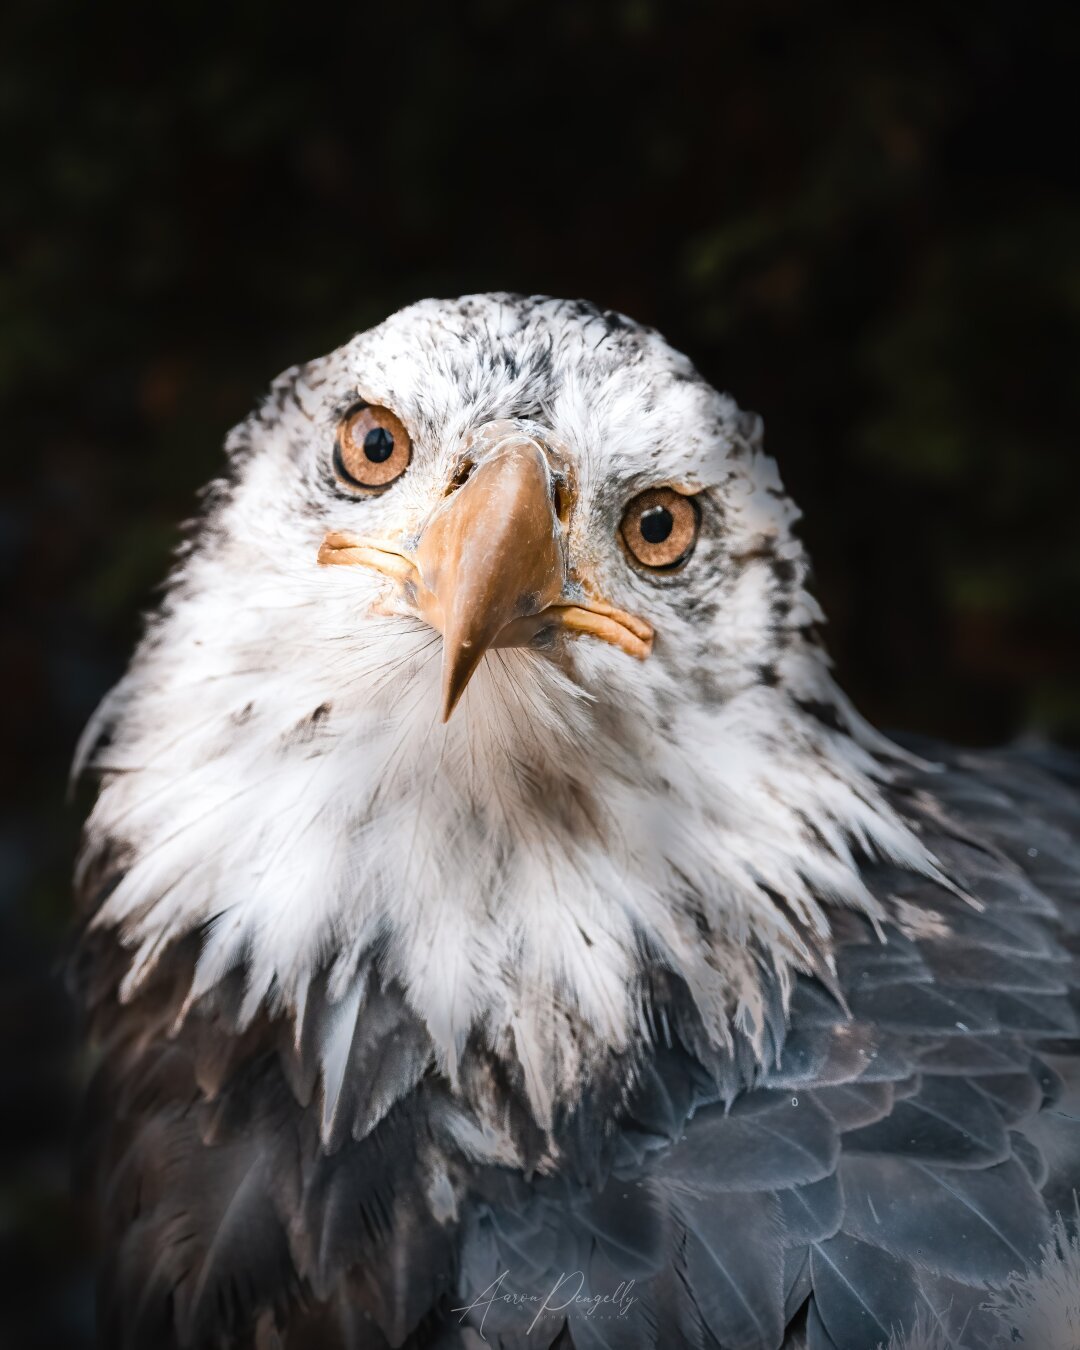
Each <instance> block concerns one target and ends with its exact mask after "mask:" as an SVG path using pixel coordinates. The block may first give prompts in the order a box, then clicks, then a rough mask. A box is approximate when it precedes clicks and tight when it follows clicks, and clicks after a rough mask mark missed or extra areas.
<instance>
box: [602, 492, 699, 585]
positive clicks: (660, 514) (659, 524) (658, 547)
mask: <svg viewBox="0 0 1080 1350" xmlns="http://www.w3.org/2000/svg"><path fill="white" fill-rule="evenodd" d="M700 523H701V510H700V508H699V507H698V504H697V502H696V500H695V499H694V498H693V497H685V496H683V494H682V493H681V492H676V491H675V489H674V488H669V487H662V488H650V489H649V490H648V492H642V493H641V494H640V495H639V496H637V497H635V498H634V500H633V501H632V502H631V503H630V505H629V506H628V507H627V508H626V511H625V512H624V513H623V518H622V524H621V525H620V526H619V532H620V533H621V534H622V537H623V543H624V544H625V545H626V547H627V548H628V549H629V551H630V554H631V556H632V557H633V558H634V559H636V561H637V562H639V563H641V565H642V566H643V567H653V568H658V569H664V568H667V569H669V570H670V569H671V568H674V567H678V566H679V564H680V563H684V562H685V561H686V560H687V558H689V556H690V554H691V553H692V552H693V548H694V544H695V543H696V542H697V536H698V527H699V525H700Z"/></svg>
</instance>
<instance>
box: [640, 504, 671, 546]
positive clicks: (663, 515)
mask: <svg viewBox="0 0 1080 1350" xmlns="http://www.w3.org/2000/svg"><path fill="white" fill-rule="evenodd" d="M674 524H675V518H674V517H673V516H672V514H671V512H670V511H669V510H668V509H667V507H666V506H650V507H649V509H648V510H647V511H642V513H641V519H640V520H639V522H638V528H639V529H640V530H641V537H642V539H644V540H645V542H646V543H647V544H662V543H663V542H664V540H665V539H666V538H667V537H668V535H669V534H670V533H671V530H672V527H673V526H674Z"/></svg>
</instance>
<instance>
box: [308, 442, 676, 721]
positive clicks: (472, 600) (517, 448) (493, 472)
mask: <svg viewBox="0 0 1080 1350" xmlns="http://www.w3.org/2000/svg"><path fill="white" fill-rule="evenodd" d="M470 448H471V449H473V450H482V453H478V454H476V456H475V458H474V460H473V464H474V467H472V468H471V471H470V472H469V473H468V476H467V477H466V478H465V481H464V482H463V483H462V485H461V486H460V487H458V488H456V489H455V490H454V491H452V492H451V494H450V495H449V496H448V497H447V498H446V500H445V501H443V502H442V503H441V504H440V505H439V506H438V507H437V508H436V510H435V511H434V513H433V514H432V515H431V517H430V518H429V519H428V522H427V524H426V525H425V527H424V529H423V532H422V533H421V535H420V538H419V542H418V543H417V545H416V547H415V549H414V550H411V551H410V552H404V551H402V550H399V549H397V548H392V547H390V546H389V545H388V544H386V543H385V542H382V541H376V540H373V539H365V538H360V537H358V536H356V535H351V534H345V533H341V532H338V531H331V532H330V533H329V534H327V536H326V538H325V539H324V541H323V544H322V547H321V548H320V549H319V562H320V563H324V564H329V563H353V564H360V565H363V566H366V567H371V568H374V569H375V570H376V571H379V572H381V573H383V574H384V575H386V576H389V577H391V578H393V579H394V580H395V581H397V582H399V583H401V585H402V587H403V591H404V594H405V597H406V599H407V600H409V601H411V603H412V605H413V606H414V607H415V609H416V610H417V611H419V613H420V614H421V615H422V616H423V618H425V619H426V620H427V622H428V623H430V624H431V626H432V627H433V628H437V629H438V630H439V632H441V633H442V635H443V666H442V717H443V721H444V722H445V721H446V720H447V719H448V718H449V716H450V714H451V713H452V712H453V711H454V708H455V707H456V706H457V703H458V700H459V699H460V698H461V695H462V694H463V693H464V691H465V686H466V685H467V684H468V682H469V680H470V678H471V677H472V674H473V672H474V671H475V670H476V667H477V666H478V665H479V663H480V659H481V657H482V656H483V655H484V653H485V652H486V651H487V650H488V649H489V648H491V647H520V646H525V645H526V644H527V643H529V642H531V641H532V640H533V639H534V638H535V637H536V636H537V634H539V633H540V632H542V631H543V630H545V629H552V628H556V627H558V628H564V629H568V630H571V631H576V632H583V633H591V634H593V635H594V636H596V637H599V638H601V639H603V640H604V641H606V642H610V643H612V644H613V645H615V646H617V647H620V648H621V649H622V650H623V651H625V652H628V653H629V654H630V655H631V656H636V657H638V658H639V659H644V658H645V657H646V656H648V654H649V651H650V650H651V647H652V637H653V632H652V628H651V627H650V625H649V624H647V623H646V622H645V621H644V620H643V619H639V618H636V617H635V616H634V615H632V614H626V613H624V612H623V611H622V610H618V609H615V608H614V607H613V606H611V605H609V604H607V603H605V602H604V601H601V600H593V599H590V598H588V597H587V596H585V595H584V593H583V592H582V588H581V587H580V586H575V587H573V588H572V589H573V590H574V591H575V592H577V594H576V595H575V596H574V597H573V598H571V597H570V596H569V595H568V594H567V591H568V589H569V588H570V585H569V567H568V562H567V555H566V532H565V525H564V522H563V520H562V519H561V518H560V505H563V510H562V515H565V514H566V509H565V500H566V494H567V493H568V491H569V488H568V485H567V484H566V483H565V482H561V481H560V475H559V474H558V471H557V470H556V468H555V467H554V466H553V464H552V462H551V460H550V459H549V456H548V453H547V452H546V451H545V449H544V448H543V447H542V446H541V445H540V444H539V443H538V442H537V441H536V440H535V439H534V438H533V437H531V436H528V435H525V434H524V433H523V432H522V431H521V430H520V429H518V428H516V427H515V426H514V425H513V424H508V423H493V424H489V426H487V427H484V428H482V429H481V431H480V432H478V433H477V436H476V437H475V438H474V441H473V444H472V447H470ZM560 493H561V494H563V502H562V503H560V499H559V498H560Z"/></svg>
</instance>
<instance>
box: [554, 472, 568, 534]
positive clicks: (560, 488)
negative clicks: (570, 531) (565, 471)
mask: <svg viewBox="0 0 1080 1350" xmlns="http://www.w3.org/2000/svg"><path fill="white" fill-rule="evenodd" d="M551 504H552V506H553V507H554V508H555V514H556V515H557V516H558V518H559V524H560V525H565V524H566V523H567V521H568V520H569V518H570V494H569V492H567V490H566V485H565V484H564V483H561V482H560V481H559V480H558V479H557V478H553V479H552V480H551Z"/></svg>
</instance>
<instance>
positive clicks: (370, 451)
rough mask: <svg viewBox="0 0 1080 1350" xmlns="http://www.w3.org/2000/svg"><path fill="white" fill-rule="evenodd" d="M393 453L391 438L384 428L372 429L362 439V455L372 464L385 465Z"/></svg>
mask: <svg viewBox="0 0 1080 1350" xmlns="http://www.w3.org/2000/svg"><path fill="white" fill-rule="evenodd" d="M393 453H394V438H393V436H391V435H390V433H389V432H388V431H387V429H386V428H385V427H372V428H371V430H370V431H369V432H368V434H367V435H366V436H365V437H364V454H365V455H367V457H368V459H370V460H371V462H372V464H385V462H386V461H387V460H388V459H389V458H390V456H391V455H392V454H393Z"/></svg>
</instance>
